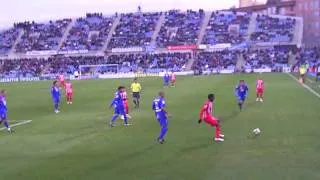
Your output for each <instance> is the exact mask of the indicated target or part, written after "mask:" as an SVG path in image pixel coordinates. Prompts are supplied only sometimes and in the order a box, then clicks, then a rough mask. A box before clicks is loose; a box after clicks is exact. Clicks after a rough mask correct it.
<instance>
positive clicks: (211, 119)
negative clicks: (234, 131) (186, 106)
mask: <svg viewBox="0 0 320 180" xmlns="http://www.w3.org/2000/svg"><path fill="white" fill-rule="evenodd" d="M204 121H205V122H206V123H208V124H210V125H211V126H218V124H219V120H218V119H217V118H215V117H213V116H211V115H209V116H207V117H206V118H205V119H204Z"/></svg>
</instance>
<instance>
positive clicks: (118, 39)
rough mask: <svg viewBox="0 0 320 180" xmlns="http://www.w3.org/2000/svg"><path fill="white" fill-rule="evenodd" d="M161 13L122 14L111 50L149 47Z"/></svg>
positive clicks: (114, 33)
mask: <svg viewBox="0 0 320 180" xmlns="http://www.w3.org/2000/svg"><path fill="white" fill-rule="evenodd" d="M160 15H161V13H129V14H122V15H121V19H120V24H119V25H118V26H117V28H116V30H115V32H113V36H112V39H111V41H110V43H109V48H125V47H135V46H139V47H143V46H146V45H149V44H150V42H151V37H152V35H153V33H154V30H155V27H156V24H157V21H158V20H159V17H160Z"/></svg>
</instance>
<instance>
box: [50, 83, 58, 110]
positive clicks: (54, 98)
mask: <svg viewBox="0 0 320 180" xmlns="http://www.w3.org/2000/svg"><path fill="white" fill-rule="evenodd" d="M51 97H52V101H53V104H54V112H55V113H56V114H58V113H59V112H60V111H59V104H60V90H59V87H58V82H57V81H53V83H52V87H51Z"/></svg>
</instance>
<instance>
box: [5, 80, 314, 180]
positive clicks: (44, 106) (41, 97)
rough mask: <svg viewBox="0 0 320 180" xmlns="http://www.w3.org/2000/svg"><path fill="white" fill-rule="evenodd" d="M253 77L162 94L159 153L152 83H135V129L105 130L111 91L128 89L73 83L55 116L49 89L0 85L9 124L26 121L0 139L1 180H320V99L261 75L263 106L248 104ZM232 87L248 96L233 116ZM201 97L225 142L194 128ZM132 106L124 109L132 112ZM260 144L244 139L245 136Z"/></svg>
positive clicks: (181, 86)
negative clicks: (244, 85) (70, 97)
mask: <svg viewBox="0 0 320 180" xmlns="http://www.w3.org/2000/svg"><path fill="white" fill-rule="evenodd" d="M257 76H258V75H219V76H202V77H178V84H177V87H176V88H168V89H164V91H165V92H166V94H167V108H168V111H169V112H170V113H171V114H172V118H171V119H170V122H169V123H170V124H169V132H168V136H167V141H166V143H165V144H163V145H160V144H158V143H157V142H156V141H155V139H156V137H157V136H158V132H159V130H160V128H159V125H158V122H157V121H156V120H155V118H154V114H153V112H152V111H151V101H152V99H153V98H154V97H155V96H157V93H158V91H159V90H162V88H161V84H162V82H161V79H160V78H141V79H140V81H141V84H142V86H143V88H144V90H143V93H142V105H141V108H140V110H134V109H132V113H131V115H132V116H133V120H132V123H133V126H130V127H124V126H122V125H121V124H122V121H121V120H118V122H117V125H118V126H117V127H116V128H110V127H109V126H108V125H107V122H108V121H109V119H110V117H111V115H112V110H110V109H107V105H108V104H109V103H110V100H111V99H112V96H113V94H114V91H115V88H116V87H117V86H118V85H121V84H123V85H126V86H129V84H130V81H131V80H92V81H89V80H88V81H77V82H74V89H75V96H74V104H73V105H67V104H66V103H65V99H63V101H62V107H61V111H62V112H61V113H60V114H58V115H57V114H54V113H53V111H52V103H51V98H50V94H49V88H50V85H51V82H32V83H19V84H18V83H14V84H2V86H1V87H2V88H6V89H7V90H8V99H7V100H8V107H9V117H10V119H12V122H13V123H14V121H17V120H29V119H30V120H33V121H32V122H31V123H29V124H26V125H21V126H17V127H16V128H15V131H16V132H15V133H14V134H12V135H11V134H8V133H7V132H6V131H0V180H5V179H10V180H16V179H21V180H47V179H52V180H60V179H68V180H73V179H74V180H87V179H90V180H96V179H104V180H116V179H119V180H122V179H123V180H212V179H217V180H226V179H227V180H228V179H232V180H235V179H236V180H278V179H279V180H280V179H281V180H282V179H285V180H297V179H303V180H309V179H310V180H317V179H320V171H319V170H320V141H319V137H320V99H319V98H317V97H316V96H315V95H314V94H312V93H310V92H309V91H308V90H306V89H305V88H303V87H302V86H300V85H299V84H298V83H297V82H295V81H294V80H293V79H292V78H290V77H289V76H288V75H286V74H263V75H262V76H263V78H264V79H265V81H266V92H265V102H264V103H256V102H255V92H254V91H255V88H254V83H255V80H256V78H257ZM240 79H245V80H246V81H247V82H248V83H249V85H250V88H251V91H250V95H249V99H248V101H247V102H246V105H245V109H244V111H243V112H241V113H239V110H238V109H237V106H236V101H235V97H234V95H233V89H234V86H235V84H236V83H237V82H238V80H240ZM209 92H214V93H215V94H216V105H215V115H217V116H218V117H220V119H221V120H222V123H223V127H222V128H223V129H222V131H223V134H225V135H226V138H225V142H223V143H215V142H213V141H212V137H213V135H214V129H213V128H211V127H209V126H208V125H206V124H201V125H198V124H197V120H198V114H199V108H200V107H201V105H202V103H203V102H204V100H205V99H206V96H207V94H208V93H209ZM131 105H132V104H131ZM256 127H259V128H260V129H261V130H262V135H261V136H259V137H257V138H255V139H251V138H248V135H249V133H250V132H251V130H252V129H253V128H256Z"/></svg>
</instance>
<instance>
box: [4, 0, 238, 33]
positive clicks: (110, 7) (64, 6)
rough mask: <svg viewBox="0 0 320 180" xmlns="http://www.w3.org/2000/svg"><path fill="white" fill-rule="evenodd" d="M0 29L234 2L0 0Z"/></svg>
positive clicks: (223, 5)
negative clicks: (29, 22) (90, 15)
mask: <svg viewBox="0 0 320 180" xmlns="http://www.w3.org/2000/svg"><path fill="white" fill-rule="evenodd" d="M0 2H1V6H0V28H4V27H8V26H12V24H13V22H22V21H25V20H35V21H37V22H41V21H48V20H54V19H59V18H65V17H79V16H84V15H85V13H86V12H102V13H104V14H114V13H115V12H135V11H137V7H138V6H139V5H141V7H142V11H165V10H168V9H181V10H186V9H194V10H196V9H199V8H202V9H205V10H218V9H226V8H230V7H232V6H238V0H9V1H4V0H0Z"/></svg>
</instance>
